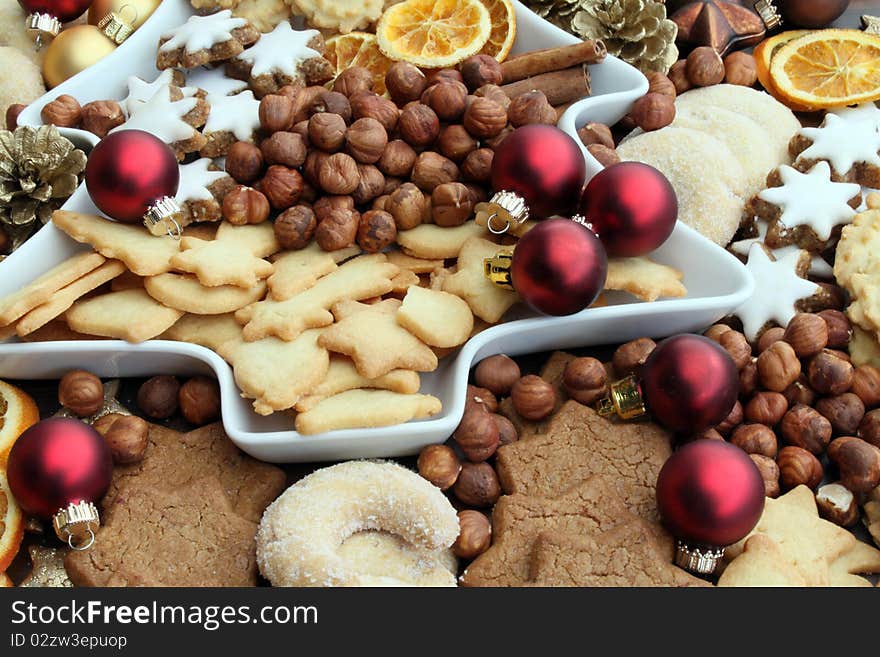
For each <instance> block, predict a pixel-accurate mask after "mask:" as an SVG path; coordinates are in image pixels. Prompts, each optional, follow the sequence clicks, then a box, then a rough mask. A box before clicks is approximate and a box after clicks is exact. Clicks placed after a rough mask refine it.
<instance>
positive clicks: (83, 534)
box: [52, 501, 101, 551]
mask: <svg viewBox="0 0 880 657" xmlns="http://www.w3.org/2000/svg"><path fill="white" fill-rule="evenodd" d="M52 526H53V527H54V528H55V534H56V535H57V536H58V538H60V539H61V540H62V541H64V542H65V543H67V544H68V545H69V546H70V548H71V549H72V550H77V551H82V550H88V549H89V548H90V547H92V545H93V544H94V543H95V532H96V531H98V527H100V526H101V517H100V516H99V515H98V509H97V507H96V506H95V505H94V504H92V503H91V502H85V501H82V502H76V503H74V504H68V505H67V506H66V507H65V508H63V509H61V510H60V511H58V513H56V514H55V515H54V516H52Z"/></svg>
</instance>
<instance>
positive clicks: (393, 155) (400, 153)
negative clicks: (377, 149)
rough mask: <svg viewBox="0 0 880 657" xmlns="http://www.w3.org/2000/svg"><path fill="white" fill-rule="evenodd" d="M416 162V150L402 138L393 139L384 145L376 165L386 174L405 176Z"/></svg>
mask: <svg viewBox="0 0 880 657" xmlns="http://www.w3.org/2000/svg"><path fill="white" fill-rule="evenodd" d="M415 163H416V152H415V150H413V147H412V146H410V145H409V144H407V143H406V142H405V141H403V140H402V139H393V140H392V141H389V142H388V145H387V146H385V150H383V151H382V155H380V156H379V161H378V162H376V166H377V167H379V171H381V172H382V173H384V174H385V175H386V176H401V177H406V176H408V175H409V174H410V172H411V171H412V168H413V164H415Z"/></svg>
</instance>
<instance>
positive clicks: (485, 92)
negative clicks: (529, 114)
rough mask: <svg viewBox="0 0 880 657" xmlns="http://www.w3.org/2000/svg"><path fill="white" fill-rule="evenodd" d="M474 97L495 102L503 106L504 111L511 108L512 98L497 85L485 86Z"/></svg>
mask: <svg viewBox="0 0 880 657" xmlns="http://www.w3.org/2000/svg"><path fill="white" fill-rule="evenodd" d="M474 97H476V98H486V99H488V100H494V101H495V102H496V103H498V104H499V105H501V107H503V108H504V109H507V108H508V107H510V96H508V95H507V93H505V91H504V89H502V88H501V87H499V86H498V85H497V84H484V85H482V86H481V87H480V88H479V89H477V90H476V91H475V92H474ZM471 102H473V101H471Z"/></svg>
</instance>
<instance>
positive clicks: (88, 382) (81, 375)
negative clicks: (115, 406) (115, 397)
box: [58, 370, 104, 417]
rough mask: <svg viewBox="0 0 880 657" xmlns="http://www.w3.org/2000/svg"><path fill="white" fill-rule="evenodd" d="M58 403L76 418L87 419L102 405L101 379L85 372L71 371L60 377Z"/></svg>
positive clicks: (102, 390) (102, 388)
mask: <svg viewBox="0 0 880 657" xmlns="http://www.w3.org/2000/svg"><path fill="white" fill-rule="evenodd" d="M58 402H59V403H60V404H61V405H62V406H63V407H64V408H66V409H67V410H68V411H70V412H71V413H73V414H74V415H76V416H78V417H89V416H90V415H94V414H95V413H97V412H98V411H100V410H101V407H102V406H103V405H104V386H103V385H102V384H101V379H99V378H98V377H97V376H95V375H94V374H92V373H91V372H86V371H85V370H72V371H70V372H68V373H67V374H65V375H64V376H63V377H61V381H60V382H59V384H58Z"/></svg>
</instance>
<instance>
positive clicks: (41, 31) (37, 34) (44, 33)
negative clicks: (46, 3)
mask: <svg viewBox="0 0 880 657" xmlns="http://www.w3.org/2000/svg"><path fill="white" fill-rule="evenodd" d="M24 27H25V30H26V31H27V33H28V35H29V36H30V37H31V38H32V39H33V40H34V43H36V45H37V50H39V49H40V48H42V47H43V39H44V38H49V39H54V38H55V37H56V36H58V33H59V32H60V31H61V21H59V20H58V19H57V18H55V17H54V16H52V15H51V14H39V13H33V14H30V15H29V16H28V17H27V18H26V19H25V23H24Z"/></svg>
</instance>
